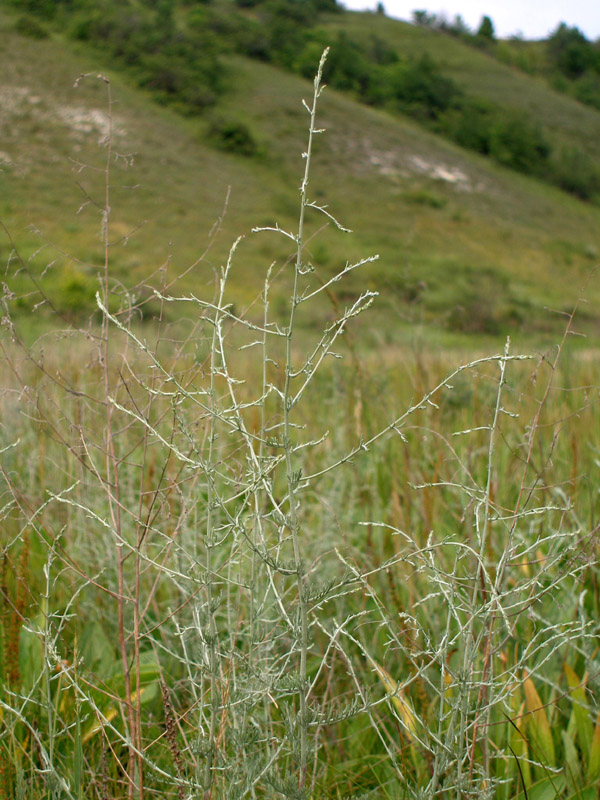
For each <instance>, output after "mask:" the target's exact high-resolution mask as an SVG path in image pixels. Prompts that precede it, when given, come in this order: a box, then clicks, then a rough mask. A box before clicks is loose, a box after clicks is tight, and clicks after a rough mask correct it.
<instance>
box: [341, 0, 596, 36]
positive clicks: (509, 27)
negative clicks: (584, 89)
mask: <svg viewBox="0 0 600 800" xmlns="http://www.w3.org/2000/svg"><path fill="white" fill-rule="evenodd" d="M342 2H343V4H344V5H345V6H346V8H350V9H353V10H358V11H362V10H363V9H365V8H366V9H369V10H373V9H374V8H375V6H376V5H377V0H342ZM383 5H384V6H385V10H386V13H387V14H388V16H390V17H396V18H398V19H403V20H407V21H409V20H410V19H411V18H412V12H413V10H414V9H426V10H427V11H429V12H433V13H445V14H446V16H447V17H448V19H450V20H452V19H454V17H455V16H456V14H461V15H462V17H463V19H464V20H465V22H466V23H467V25H469V27H471V28H475V29H477V27H479V23H480V21H481V17H482V16H483V15H484V14H487V15H488V16H489V17H491V19H492V21H493V23H494V28H495V29H496V34H497V35H498V36H501V37H505V36H511V35H512V34H515V33H518V32H520V33H522V34H523V35H524V36H525V38H526V39H542V38H545V37H546V36H547V35H548V34H549V33H550V32H551V31H553V30H555V28H556V26H557V25H558V23H559V22H566V23H567V25H571V26H573V25H576V26H577V27H578V28H579V30H581V31H582V32H583V33H584V34H585V35H586V36H587V38H588V39H598V38H600V2H598V0H502V1H501V2H500V0H488V2H484V3H481V2H477V0H445V2H444V0H424V2H422V1H421V0H383Z"/></svg>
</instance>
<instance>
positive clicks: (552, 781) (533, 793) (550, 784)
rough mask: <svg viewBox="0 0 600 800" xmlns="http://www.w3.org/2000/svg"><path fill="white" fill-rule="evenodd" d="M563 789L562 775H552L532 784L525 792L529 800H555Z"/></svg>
mask: <svg viewBox="0 0 600 800" xmlns="http://www.w3.org/2000/svg"><path fill="white" fill-rule="evenodd" d="M564 787H565V777H564V775H553V776H552V778H550V777H547V778H543V779H542V780H541V781H538V782H537V783H534V785H533V786H531V787H530V788H529V789H528V790H527V795H528V797H529V800H557V798H560V793H561V792H562V791H563V789H564Z"/></svg>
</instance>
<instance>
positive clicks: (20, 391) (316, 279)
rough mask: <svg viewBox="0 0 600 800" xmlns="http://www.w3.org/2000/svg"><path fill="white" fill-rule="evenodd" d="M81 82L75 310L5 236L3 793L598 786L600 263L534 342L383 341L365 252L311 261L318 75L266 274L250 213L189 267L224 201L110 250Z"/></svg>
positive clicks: (217, 234) (110, 173) (113, 155)
mask: <svg viewBox="0 0 600 800" xmlns="http://www.w3.org/2000/svg"><path fill="white" fill-rule="evenodd" d="M322 65H323V61H322V62H321V67H322ZM320 70H321V68H320ZM87 80H94V81H97V80H98V79H96V78H91V79H87ZM98 83H99V85H100V89H101V90H102V91H103V92H108V93H109V96H108V105H107V119H108V125H109V127H108V131H107V136H106V138H104V139H103V140H102V142H101V149H100V150H99V152H100V153H101V155H102V158H103V161H102V162H96V164H95V171H94V173H93V178H92V179H91V180H92V183H91V184H90V185H89V188H88V190H87V191H88V196H89V199H90V201H91V200H93V201H94V202H95V209H96V212H97V215H96V217H97V219H96V221H98V219H99V221H100V239H99V245H98V250H99V252H98V253H95V254H94V257H95V258H96V260H99V261H100V266H99V267H98V270H97V273H96V275H95V276H94V304H95V310H92V311H91V312H90V319H89V324H87V325H83V324H80V323H79V321H76V322H74V321H73V318H72V316H70V313H71V312H72V309H69V308H68V307H66V308H65V307H62V308H60V307H59V308H56V309H55V308H54V303H53V297H52V295H51V294H50V295H46V294H45V293H46V287H47V286H48V287H49V288H50V289H52V266H51V265H50V266H49V267H48V270H49V278H48V276H46V277H45V278H44V276H43V275H42V276H40V275H38V273H37V272H36V271H35V270H34V269H32V267H31V263H32V261H31V259H30V258H29V255H30V253H23V254H20V251H19V247H18V246H17V247H16V249H15V250H14V251H12V252H11V255H10V265H11V268H12V269H14V270H15V271H16V272H17V273H18V274H17V279H18V281H20V282H21V284H19V283H18V282H17V283H16V284H13V285H14V286H20V287H21V288H20V289H19V295H17V294H16V292H13V290H9V289H8V287H7V290H6V292H5V295H4V298H3V303H4V320H3V322H4V325H3V327H4V333H3V336H2V340H1V347H2V362H1V370H2V387H3V388H2V394H1V396H0V397H1V403H2V423H1V427H0V436H1V439H0V451H1V455H2V458H1V462H0V473H1V478H2V494H1V497H0V508H1V514H2V530H3V550H2V564H1V567H0V570H1V572H0V589H1V606H2V607H1V621H2V624H1V631H2V646H1V648H0V654H1V658H2V668H1V669H0V675H1V680H2V684H1V688H0V712H1V717H0V797H2V798H3V800H4V798H13V797H16V798H19V800H25V799H27V800H42V798H44V799H46V798H48V800H50V798H52V800H54V799H55V798H70V799H71V800H82V799H83V798H99V800H109V799H110V800H117V798H119V800H120V798H136V800H137V799H138V798H139V799H141V798H151V797H164V798H168V797H172V798H178V800H184V799H185V798H203V800H208V799H209V798H214V799H215V800H217V798H242V797H249V798H275V797H289V798H297V799H298V800H300V799H301V798H367V797H368V798H450V797H453V798H465V800H466V799H467V798H492V797H493V798H502V799H505V800H509V799H512V798H517V797H522V798H530V799H534V800H545V798H549V799H550V798H555V797H560V798H585V800H591V799H592V798H596V797H597V796H598V779H599V778H600V715H599V709H598V700H597V698H598V691H597V689H598V675H599V670H598V652H597V651H598V645H597V642H598V619H599V618H600V609H599V607H598V606H599V595H598V585H597V580H598V544H597V525H598V520H597V516H598V514H597V509H598V488H597V482H596V480H595V475H596V471H597V469H598V463H599V458H600V456H599V447H600V441H598V439H599V432H600V427H599V424H598V382H597V377H596V365H595V359H596V349H595V344H594V341H593V339H592V338H591V337H590V339H588V340H586V341H585V342H583V343H582V342H581V341H580V340H581V337H580V336H578V335H577V334H578V333H580V332H581V331H580V328H579V319H580V316H581V317H582V318H583V319H584V320H585V319H586V317H585V301H586V299H587V298H588V297H589V294H590V293H592V295H593V291H594V290H593V281H594V277H593V276H592V277H591V280H590V281H589V282H588V284H589V285H588V288H586V286H585V278H582V281H581V283H582V286H581V290H580V288H579V286H577V288H576V290H575V292H574V295H573V297H572V299H571V298H567V297H565V295H564V293H563V296H562V298H561V300H562V307H561V309H560V311H561V313H560V314H559V315H558V316H559V317H560V320H561V321H560V331H561V332H559V333H558V334H557V335H556V337H555V340H554V342H555V343H554V345H552V346H550V347H547V348H545V349H543V350H540V349H539V348H535V347H532V348H531V349H530V350H528V349H526V348H523V347H522V345H523V342H519V345H520V349H519V350H518V351H517V350H516V349H513V344H512V343H511V341H510V340H509V339H507V340H506V341H505V342H500V344H499V345H498V342H497V341H496V342H495V343H494V344H495V348H494V349H493V350H488V349H486V347H485V345H487V344H488V342H487V341H486V340H485V339H484V338H481V339H478V340H477V341H476V342H475V343H474V342H473V340H471V342H470V346H469V347H468V348H467V347H466V346H465V339H464V338H463V339H457V340H456V341H452V340H450V341H449V342H447V344H449V345H450V346H448V347H447V348H446V349H443V350H442V349H440V348H439V347H438V348H433V347H427V346H424V345H423V344H419V343H418V341H417V342H416V343H414V344H413V345H412V346H411V345H410V343H405V342H399V343H394V342H393V341H390V337H389V335H388V336H386V330H385V328H386V320H387V319H389V317H386V316H385V315H384V316H378V311H377V304H378V302H379V301H380V298H379V297H378V296H377V287H376V286H374V285H373V284H374V275H376V273H373V272H369V270H371V269H372V267H373V265H377V261H375V257H376V254H375V252H366V253H363V254H362V255H359V256H357V257H355V254H354V252H353V250H354V248H355V247H356V245H353V244H348V245H347V246H348V252H349V254H350V256H351V257H350V258H349V259H348V260H347V261H345V262H344V261H342V264H345V266H341V267H340V268H336V269H334V268H333V266H332V267H331V270H330V271H325V272H323V271H321V270H319V269H315V265H314V264H313V263H312V261H313V256H312V254H313V253H314V251H315V249H316V247H317V245H318V241H319V240H318V235H317V234H318V231H319V229H320V227H321V222H326V223H328V225H329V229H328V231H327V232H326V233H325V234H324V235H326V236H329V237H331V238H332V240H333V237H335V241H336V245H335V247H336V248H337V249H336V252H339V251H342V250H343V249H344V247H345V246H346V244H345V243H346V242H348V243H351V242H352V238H351V237H349V236H348V233H347V232H346V231H345V230H344V229H343V223H344V222H345V220H344V219H343V217H342V218H341V223H340V222H338V221H337V218H336V217H334V216H333V215H334V214H336V215H337V213H338V209H337V208H336V207H335V204H332V205H331V207H330V206H326V205H325V204H326V203H327V201H328V198H327V197H326V194H327V192H324V191H323V190H322V189H320V188H319V189H315V190H313V186H317V187H318V181H317V179H316V178H314V177H313V174H312V172H311V169H313V168H315V167H317V168H318V166H319V163H320V162H319V156H318V155H317V157H314V152H313V146H314V143H315V141H316V140H317V139H318V138H319V137H321V136H323V134H322V133H321V132H320V131H321V124H320V113H321V108H322V107H323V108H324V109H325V108H327V102H328V97H327V93H326V94H325V95H324V96H323V97H321V93H322V88H323V87H322V85H321V71H319V74H318V75H317V77H316V79H315V82H314V92H313V94H312V97H311V96H310V95H307V96H306V98H305V100H306V102H305V105H304V110H303V114H304V117H305V121H306V122H307V123H308V135H307V136H305V142H304V144H303V145H302V150H301V152H304V159H303V161H304V172H303V174H302V175H300V176H296V178H295V182H294V184H293V185H294V186H297V185H298V184H299V185H300V192H298V191H295V192H294V191H293V190H290V196H294V194H295V197H296V205H297V215H296V217H297V221H296V222H295V224H294V226H293V227H292V226H291V225H290V226H288V225H286V226H285V227H284V226H283V225H281V226H280V225H279V224H277V223H278V220H277V219H273V217H272V216H271V217H270V219H268V220H267V219H263V218H260V219H258V220H257V221H256V224H257V228H256V229H255V230H254V231H253V233H252V234H251V235H249V237H248V238H252V239H255V240H257V241H258V242H259V243H260V242H262V241H264V240H266V241H267V242H271V241H272V239H273V237H275V239H276V241H278V242H279V243H280V244H278V245H277V247H278V248H280V249H281V250H283V251H284V252H287V257H284V258H279V259H275V258H272V259H271V258H263V264H262V270H261V272H260V275H257V273H256V272H253V281H254V282H253V284H252V285H251V288H253V289H254V294H251V292H250V289H249V287H248V286H246V287H244V289H243V292H244V294H243V296H240V292H241V291H242V290H241V289H240V283H239V282H238V283H237V284H235V283H234V286H233V291H232V292H231V294H230V289H229V287H230V284H231V282H232V280H233V279H232V276H233V275H234V274H235V271H236V268H237V265H238V263H239V261H243V258H244V254H245V250H244V246H245V240H242V239H241V238H240V239H235V240H233V241H232V243H231V248H230V249H229V252H227V250H226V251H225V255H224V257H223V258H222V260H220V262H219V266H218V268H217V269H216V270H215V276H214V286H213V287H212V288H210V291H206V292H205V293H203V294H202V293H201V292H200V291H198V290H197V289H195V288H194V287H195V286H196V287H197V286H198V285H200V287H201V288H202V285H203V284H204V288H205V289H206V274H205V273H203V269H204V268H205V266H206V264H205V260H207V259H209V258H210V259H211V260H212V259H213V258H216V256H214V252H215V251H213V250H211V249H210V248H211V245H210V242H212V241H213V240H214V241H215V242H217V244H216V245H215V247H216V248H217V252H218V247H221V246H222V245H221V242H222V239H223V232H224V231H223V225H224V224H225V223H217V225H216V226H215V228H214V229H213V231H212V232H211V239H210V240H209V244H208V245H207V247H206V253H208V255H204V256H202V255H200V257H199V258H196V259H195V260H194V261H192V264H191V266H190V268H189V271H188V272H187V274H186V276H185V280H184V281H178V280H175V278H176V277H178V276H176V274H174V268H173V265H172V263H171V260H170V259H169V258H166V259H165V261H164V263H163V264H162V265H161V266H160V267H159V268H157V269H156V270H155V271H154V272H153V275H152V276H151V278H148V279H147V280H146V281H145V282H143V283H142V282H141V281H138V280H137V274H135V273H134V274H132V275H129V276H127V273H126V271H124V270H123V269H121V268H118V269H117V271H116V272H113V253H114V252H118V251H117V250H116V249H115V243H118V242H120V241H121V239H122V237H123V235H124V228H123V223H122V221H121V220H119V218H118V217H117V215H116V211H115V207H114V204H113V202H112V193H113V191H116V192H117V194H118V192H119V191H120V188H119V186H118V185H117V186H116V187H115V186H114V184H115V183H116V184H119V181H120V173H119V171H118V170H119V167H118V160H117V149H116V147H115V136H114V134H113V130H112V126H113V111H114V109H113V97H112V95H111V94H110V92H111V84H110V82H108V81H106V80H102V79H100V80H99V81H98ZM89 91H91V90H89ZM94 91H95V90H94ZM340 102H341V101H339V100H335V101H334V108H335V107H336V106H335V103H340ZM337 107H339V106H337ZM302 108H303V107H302V105H300V110H302ZM323 113H325V112H323ZM382 124H384V123H383V122H382ZM324 135H325V136H326V135H327V134H324ZM316 152H317V154H318V153H319V151H318V150H317V151H316ZM321 153H322V151H321ZM313 157H314V158H313ZM317 174H318V169H317ZM323 195H325V197H323ZM322 197H323V199H321V198H322ZM314 198H317V200H315V199H314ZM564 202H565V203H566V204H567V205H568V203H571V200H570V199H569V200H568V201H567V200H565V201H564ZM342 211H343V208H342ZM590 213H592V212H590ZM290 215H291V212H290ZM215 218H217V220H218V219H219V212H218V211H215ZM226 218H227V217H226V215H225V219H226ZM126 230H127V229H126ZM142 235H143V233H142ZM268 247H272V245H268ZM253 252H254V254H256V252H260V251H259V250H258V251H257V250H254V251H253ZM270 254H271V253H269V255H270ZM263 255H265V254H263ZM253 259H256V255H254V256H253ZM81 260H82V262H83V261H85V259H81ZM75 263H76V264H77V263H78V262H77V261H75ZM252 264H253V265H254V264H255V260H253V261H252ZM143 266H144V265H140V271H141V269H142V267H143ZM361 273H364V274H365V275H366V276H368V277H366V278H364V282H363V279H361ZM196 275H201V276H202V278H201V279H200V278H198V279H197V280H196V279H195V276H196ZM127 277H129V278H130V283H128V282H127ZM42 280H46V281H47V283H41V282H40V281H42ZM25 286H28V287H29V289H28V291H29V295H28V299H27V303H28V304H29V307H35V306H37V304H38V303H40V302H43V303H44V309H48V310H47V311H45V313H47V317H45V318H44V325H43V330H41V331H39V330H38V331H37V335H36V336H35V337H32V334H31V330H30V329H29V330H28V329H27V324H26V322H25V321H26V320H27V317H26V316H25V313H24V308H23V304H19V297H20V296H22V295H23V294H26V292H25V290H24V289H23V287H25ZM132 286H133V288H132ZM63 288H64V286H63ZM142 289H143V290H142ZM550 291H556V289H555V288H554V289H553V290H550ZM586 292H587V294H586ZM75 295H76V296H77V293H76V292H75ZM566 302H568V303H569V308H568V310H565V308H564V305H565V303H566ZM13 309H14V310H15V312H16V313H15V315H14V319H13V318H12V317H11V312H12V310H13ZM54 311H56V314H54ZM369 319H370V320H371V321H370V322H368V320H369ZM49 320H52V324H49ZM587 325H588V327H589V325H590V318H589V316H588V317H587ZM555 331H556V328H553V329H552V331H551V332H552V333H553V334H554V333H555Z"/></svg>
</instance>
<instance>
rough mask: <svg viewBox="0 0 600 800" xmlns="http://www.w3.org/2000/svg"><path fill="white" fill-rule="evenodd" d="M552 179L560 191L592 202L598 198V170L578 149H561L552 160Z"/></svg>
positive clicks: (599, 180)
mask: <svg viewBox="0 0 600 800" xmlns="http://www.w3.org/2000/svg"><path fill="white" fill-rule="evenodd" d="M552 175H553V179H554V181H555V182H556V184H557V185H558V186H560V187H561V189H564V190H565V191H567V192H570V193H571V194H574V195H576V196H577V197H580V198H581V199H582V200H592V199H594V198H597V197H598V196H600V170H599V169H598V166H597V165H596V164H595V163H594V161H593V160H592V159H591V158H590V156H589V155H588V154H587V153H585V152H584V151H583V150H581V149H580V148H578V147H561V148H560V149H559V150H558V151H557V152H556V153H555V154H554V157H553V159H552Z"/></svg>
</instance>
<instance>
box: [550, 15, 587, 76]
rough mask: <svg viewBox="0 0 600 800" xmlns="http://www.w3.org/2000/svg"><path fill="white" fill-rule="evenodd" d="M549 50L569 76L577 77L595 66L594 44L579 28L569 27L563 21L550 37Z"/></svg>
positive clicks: (557, 64)
mask: <svg viewBox="0 0 600 800" xmlns="http://www.w3.org/2000/svg"><path fill="white" fill-rule="evenodd" d="M548 51H549V53H550V55H551V56H552V58H553V60H554V62H555V64H556V66H557V67H558V69H559V70H560V71H561V72H562V73H563V75H566V76H567V78H577V77H579V75H583V73H584V72H585V71H586V70H587V69H590V68H593V67H594V63H595V61H596V54H595V51H594V46H593V44H592V43H591V42H589V41H588V40H587V39H586V38H585V36H584V35H583V33H582V32H581V31H580V30H579V28H569V26H568V25H565V23H564V22H561V23H560V25H559V26H558V28H557V29H556V30H555V31H554V33H553V34H552V36H550V38H549V39H548Z"/></svg>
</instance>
